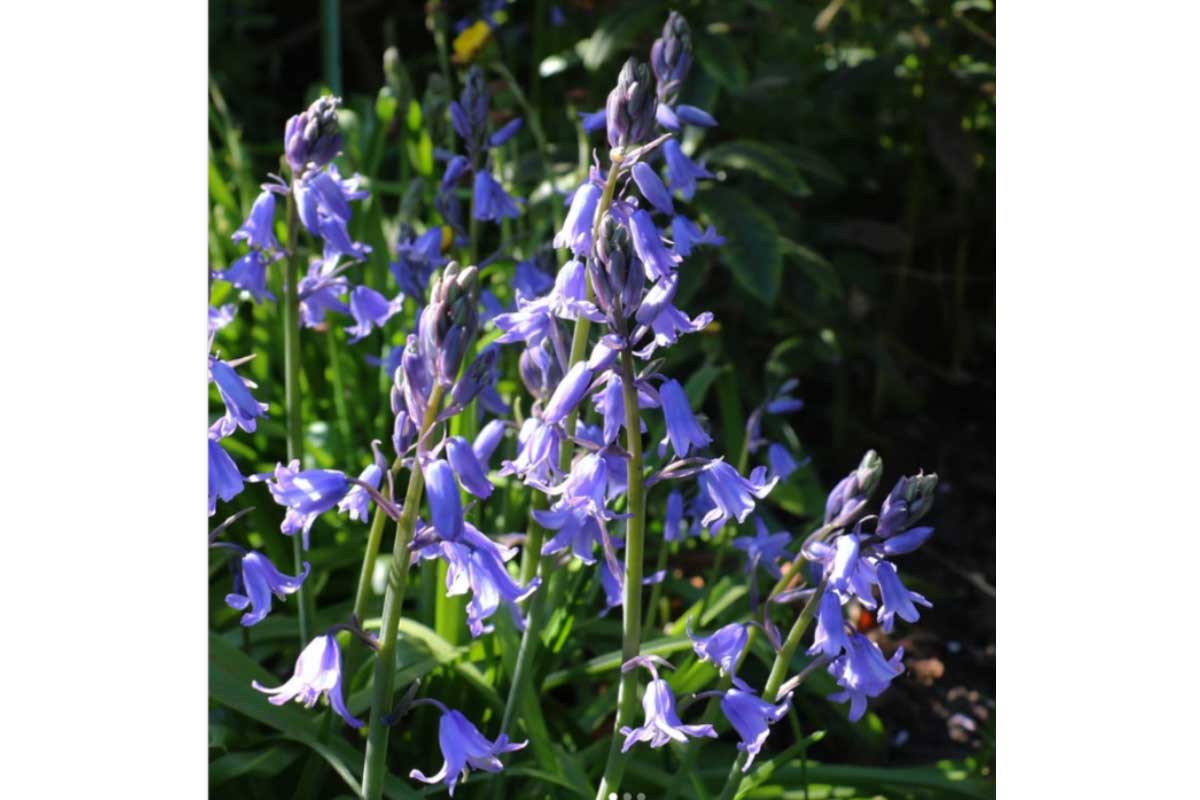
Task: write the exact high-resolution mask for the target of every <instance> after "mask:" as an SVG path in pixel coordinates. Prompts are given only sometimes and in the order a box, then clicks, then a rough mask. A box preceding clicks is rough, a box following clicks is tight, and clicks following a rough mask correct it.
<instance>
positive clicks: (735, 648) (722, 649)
mask: <svg viewBox="0 0 1200 800" xmlns="http://www.w3.org/2000/svg"><path fill="white" fill-rule="evenodd" d="M686 628H687V635H688V638H689V639H691V640H692V649H693V650H695V651H696V655H697V656H698V657H699V658H700V660H702V661H708V662H710V663H711V664H712V665H713V666H714V667H716V668H717V669H718V670H720V672H721V674H723V675H729V676H730V677H733V676H734V675H736V673H737V665H738V661H739V660H740V659H741V657H742V651H743V650H745V649H746V642H747V641H748V640H749V638H750V635H749V633H748V632H747V631H746V626H745V625H742V624H740V623H737V622H731V623H729V624H728V625H726V626H725V627H723V628H720V629H718V630H717V631H716V632H715V633H713V634H712V635H711V636H701V637H699V638H697V637H695V636H693V635H692V618H691V617H688V619H687V623H686ZM739 683H740V681H739Z"/></svg>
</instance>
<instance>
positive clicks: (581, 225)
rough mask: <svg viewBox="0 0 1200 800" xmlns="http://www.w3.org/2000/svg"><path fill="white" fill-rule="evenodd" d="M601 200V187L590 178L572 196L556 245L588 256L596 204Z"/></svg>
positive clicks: (557, 235) (579, 254)
mask: <svg viewBox="0 0 1200 800" xmlns="http://www.w3.org/2000/svg"><path fill="white" fill-rule="evenodd" d="M599 201H600V187H599V186H597V185H596V184H595V183H594V182H593V181H592V180H591V179H590V178H589V179H588V180H586V181H584V183H583V184H582V185H581V186H580V187H579V188H578V189H576V190H575V194H573V195H572V196H571V207H570V208H569V209H568V210H567V218H566V220H564V221H563V226H562V229H561V230H559V232H558V233H557V234H555V236H554V246H555V247H567V248H570V250H571V252H572V253H574V254H575V255H577V256H580V257H583V256H586V255H587V254H588V253H590V252H591V250H592V222H593V218H594V217H595V216H596V204H597V203H598V202H599Z"/></svg>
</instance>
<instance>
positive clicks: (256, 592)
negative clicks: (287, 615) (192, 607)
mask: <svg viewBox="0 0 1200 800" xmlns="http://www.w3.org/2000/svg"><path fill="white" fill-rule="evenodd" d="M308 570H309V565H308V562H307V561H305V562H304V567H303V569H302V570H301V571H300V574H299V575H297V576H296V577H294V578H293V577H289V576H287V575H284V574H283V573H282V572H280V571H279V570H278V569H276V567H275V565H274V564H272V563H271V560H270V559H269V558H267V557H266V556H265V555H263V554H262V553H259V552H257V551H254V550H251V551H250V552H248V553H246V554H245V555H244V556H243V557H242V563H241V577H240V579H239V581H238V582H235V587H234V591H232V592H230V593H229V594H227V595H225V604H226V605H228V606H229V607H230V608H233V609H236V610H238V611H245V610H246V608H250V610H249V611H247V612H246V613H245V614H243V615H242V625H244V626H246V627H250V626H251V625H257V624H258V623H260V622H262V621H263V620H264V619H266V618H267V614H270V613H271V594H272V593H274V595H275V596H276V597H278V598H279V599H280V600H283V599H284V598H285V597H287V596H288V595H289V594H292V593H294V592H297V591H299V589H300V585H301V584H302V583H304V579H305V578H307V577H308Z"/></svg>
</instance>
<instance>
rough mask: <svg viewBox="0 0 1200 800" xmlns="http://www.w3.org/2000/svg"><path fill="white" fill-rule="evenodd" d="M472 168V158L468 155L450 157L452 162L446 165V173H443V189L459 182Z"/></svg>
mask: <svg viewBox="0 0 1200 800" xmlns="http://www.w3.org/2000/svg"><path fill="white" fill-rule="evenodd" d="M470 168H471V160H470V159H469V158H467V157H466V156H455V157H454V158H452V159H450V163H448V164H447V165H446V171H445V173H443V174H442V189H449V188H450V187H452V186H453V185H454V184H456V183H458V179H459V178H461V177H462V176H463V174H464V173H465V172H466V171H467V170H468V169H470Z"/></svg>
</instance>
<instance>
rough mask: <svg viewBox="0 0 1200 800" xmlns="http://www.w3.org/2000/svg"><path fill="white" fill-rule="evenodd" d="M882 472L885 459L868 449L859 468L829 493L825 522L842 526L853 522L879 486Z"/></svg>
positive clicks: (826, 502)
mask: <svg viewBox="0 0 1200 800" xmlns="http://www.w3.org/2000/svg"><path fill="white" fill-rule="evenodd" d="M882 474H883V460H882V459H881V458H880V457H879V455H878V454H877V453H876V452H875V451H874V450H868V451H867V454H866V455H864V456H863V458H862V461H861V462H859V465H858V468H857V469H855V470H854V471H853V472H851V473H850V474H849V475H847V476H846V477H845V478H842V480H840V481H839V482H838V484H837V485H836V486H834V487H833V490H832V491H831V492H830V493H829V497H828V499H826V501H825V524H826V525H832V526H835V527H839V528H840V527H845V526H847V525H849V524H850V523H851V522H853V521H854V519H855V518H856V517H857V516H858V515H859V513H860V512H861V511H862V510H863V508H864V506H865V505H866V502H867V500H868V499H869V498H870V496H871V494H872V493H873V492H874V491H875V488H876V487H877V486H879V477H880V475H882Z"/></svg>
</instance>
